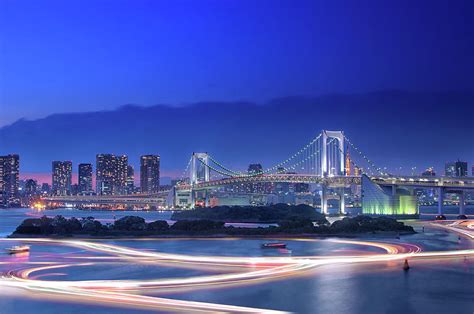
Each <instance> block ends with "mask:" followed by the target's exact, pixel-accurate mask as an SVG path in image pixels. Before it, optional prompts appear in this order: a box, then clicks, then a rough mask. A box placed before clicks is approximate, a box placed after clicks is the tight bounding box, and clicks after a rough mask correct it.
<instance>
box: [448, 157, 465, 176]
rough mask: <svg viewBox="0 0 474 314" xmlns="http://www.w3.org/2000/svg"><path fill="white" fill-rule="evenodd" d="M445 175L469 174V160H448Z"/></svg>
mask: <svg viewBox="0 0 474 314" xmlns="http://www.w3.org/2000/svg"><path fill="white" fill-rule="evenodd" d="M445 175H446V176H447V177H465V176H467V162H465V161H460V160H458V161H455V162H447V163H446V165H445Z"/></svg>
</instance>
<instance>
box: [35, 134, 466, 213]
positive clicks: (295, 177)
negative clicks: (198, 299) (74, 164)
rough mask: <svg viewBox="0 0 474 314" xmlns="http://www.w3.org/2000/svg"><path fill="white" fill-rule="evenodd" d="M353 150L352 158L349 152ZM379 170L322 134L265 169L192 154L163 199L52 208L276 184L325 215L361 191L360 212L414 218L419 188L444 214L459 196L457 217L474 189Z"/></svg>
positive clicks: (342, 141) (458, 180) (193, 200)
mask: <svg viewBox="0 0 474 314" xmlns="http://www.w3.org/2000/svg"><path fill="white" fill-rule="evenodd" d="M349 152H351V154H349ZM385 169H386V168H382V167H379V166H377V165H376V164H375V163H374V162H373V160H371V159H370V158H368V157H367V156H366V155H365V154H364V153H363V152H362V151H361V150H360V149H359V148H358V147H357V146H356V145H355V144H354V143H353V142H352V141H351V140H349V139H348V138H347V136H346V135H345V134H344V132H342V131H328V130H323V131H321V132H320V133H319V134H318V135H316V136H315V137H314V138H313V139H311V140H310V141H309V142H308V143H307V144H305V145H303V147H302V148H301V149H299V150H298V151H296V152H295V153H294V154H292V155H291V156H289V157H288V158H286V159H285V160H283V161H281V162H279V163H277V164H275V165H273V166H271V167H269V168H266V169H263V168H261V167H260V168H258V167H255V168H254V169H249V171H238V170H235V169H232V167H230V166H227V165H225V164H224V163H222V162H220V161H218V160H217V159H216V158H214V157H213V156H212V155H211V154H209V153H202V152H200V153H193V154H192V156H191V157H190V159H189V161H188V163H187V166H186V167H185V170H184V171H183V175H182V176H181V178H180V180H179V181H178V183H177V184H176V185H175V186H173V187H172V188H171V190H170V191H164V192H161V193H160V195H128V196H127V195H125V196H123V195H95V196H62V197H58V196H51V197H46V198H43V201H45V202H47V203H50V204H55V203H59V204H81V205H84V204H86V205H87V204H100V205H104V204H112V205H114V204H115V205H117V204H122V205H130V206H135V205H140V206H141V205H147V206H153V207H158V208H162V209H165V208H194V207H195V206H211V205H212V204H211V201H212V198H213V195H215V194H216V193H218V192H220V193H224V194H226V195H239V194H246V195H258V196H261V195H263V194H267V195H268V194H272V193H273V192H274V191H273V190H274V189H275V188H277V187H278V184H287V185H298V184H304V185H310V186H311V187H312V191H315V192H316V193H315V196H316V197H317V199H318V200H319V202H320V203H319V205H318V206H317V207H319V208H320V210H321V212H323V213H328V201H329V200H333V201H334V200H335V201H336V202H337V204H338V211H339V213H340V214H345V207H346V200H345V198H346V197H345V196H346V192H347V191H348V189H349V188H351V189H352V188H354V187H355V188H356V189H358V190H359V191H360V198H361V206H362V212H363V213H364V214H373V215H396V216H416V215H417V214H418V204H417V197H416V195H415V191H416V190H417V189H433V190H436V194H437V195H438V198H437V201H438V213H439V214H442V213H443V204H444V202H443V201H444V195H445V194H446V193H455V194H458V195H459V213H460V214H464V211H465V192H466V191H474V178H470V177H435V176H433V177H422V176H401V175H395V174H391V173H388V172H387V171H386V170H385ZM218 205H219V204H218Z"/></svg>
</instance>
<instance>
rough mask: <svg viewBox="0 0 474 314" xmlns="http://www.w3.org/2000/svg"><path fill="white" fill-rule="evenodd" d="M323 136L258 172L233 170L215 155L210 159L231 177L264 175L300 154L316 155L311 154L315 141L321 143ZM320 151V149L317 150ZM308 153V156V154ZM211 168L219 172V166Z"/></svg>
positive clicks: (222, 172)
mask: <svg viewBox="0 0 474 314" xmlns="http://www.w3.org/2000/svg"><path fill="white" fill-rule="evenodd" d="M320 138H321V134H318V136H316V137H315V138H314V139H312V140H311V141H310V142H309V143H308V144H306V145H305V146H303V148H301V149H300V150H298V151H297V152H296V153H294V154H293V155H292V156H290V157H288V158H287V159H286V160H284V161H282V162H280V163H278V164H276V165H274V166H272V167H270V168H267V169H265V170H263V171H261V172H256V173H243V172H239V171H234V170H231V169H230V168H229V167H226V166H224V165H223V164H222V163H220V162H218V161H217V160H216V159H214V158H213V157H211V156H209V160H210V161H212V162H213V163H214V164H215V165H216V166H217V167H219V168H221V169H222V170H219V173H221V174H223V175H227V176H230V177H234V176H239V177H252V176H258V175H262V174H269V173H271V172H273V171H275V170H278V168H281V167H283V166H284V165H286V164H288V163H289V162H291V161H293V160H295V159H296V158H297V157H298V156H300V155H302V154H303V156H305V155H304V154H305V153H306V154H307V155H311V156H314V154H311V151H314V146H315V145H314V144H315V143H319V142H318V141H319V139H320ZM316 146H317V145H316ZM317 152H318V153H319V149H318V151H317ZM307 155H306V156H307ZM305 160H307V159H306V158H305ZM209 168H210V169H212V170H214V171H216V172H217V170H216V169H217V168H214V169H213V168H211V167H209ZM283 168H285V169H289V168H292V167H291V166H286V167H283Z"/></svg>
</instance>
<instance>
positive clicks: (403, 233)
mask: <svg viewBox="0 0 474 314" xmlns="http://www.w3.org/2000/svg"><path fill="white" fill-rule="evenodd" d="M416 233H417V232H416V231H401V232H396V231H371V232H364V233H327V234H314V233H312V234H310V233H300V234H293V233H292V234H281V233H275V234H265V235H245V234H241V235H238V234H235V235H229V234H225V233H221V234H162V235H137V234H117V235H90V234H74V235H49V236H48V238H50V239H57V240H66V239H93V240H110V239H113V240H118V239H126V240H133V239H136V240H140V239H177V240H179V239H188V238H191V239H194V240H198V239H225V238H229V239H230V238H242V239H286V240H291V239H295V238H299V239H318V238H366V237H368V236H370V237H376V238H377V237H380V238H387V237H390V238H395V237H396V236H407V235H412V234H416ZM7 238H10V239H24V238H28V239H39V238H44V236H42V235H32V234H11V235H9V236H7Z"/></svg>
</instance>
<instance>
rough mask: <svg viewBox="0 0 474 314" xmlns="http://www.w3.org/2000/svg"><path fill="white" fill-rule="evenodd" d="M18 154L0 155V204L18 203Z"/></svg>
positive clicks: (12, 204) (11, 204) (10, 204)
mask: <svg viewBox="0 0 474 314" xmlns="http://www.w3.org/2000/svg"><path fill="white" fill-rule="evenodd" d="M19 186H20V156H19V155H16V154H14V155H7V156H0V206H14V205H18V204H19V203H20V197H19V193H18V189H19Z"/></svg>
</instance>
